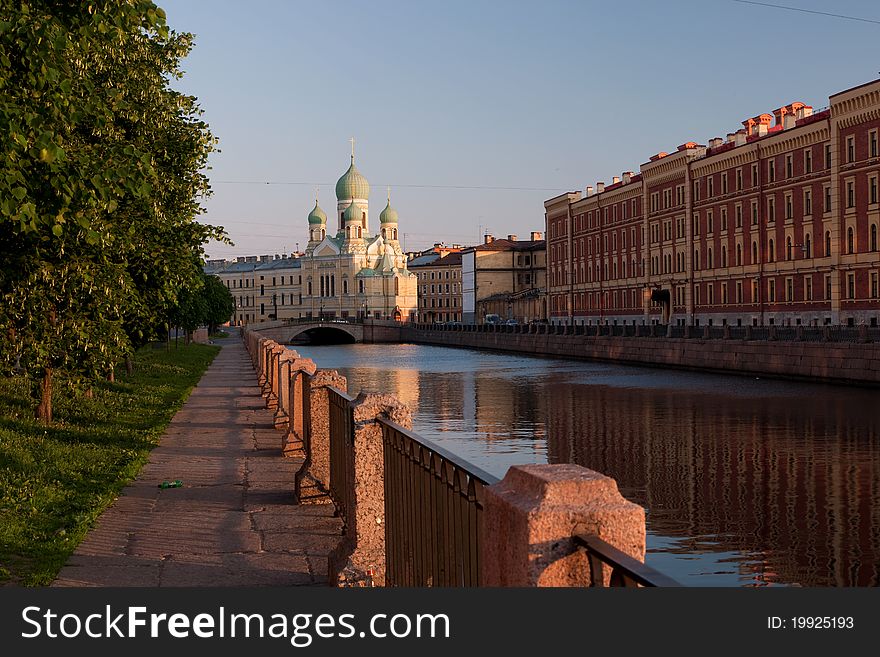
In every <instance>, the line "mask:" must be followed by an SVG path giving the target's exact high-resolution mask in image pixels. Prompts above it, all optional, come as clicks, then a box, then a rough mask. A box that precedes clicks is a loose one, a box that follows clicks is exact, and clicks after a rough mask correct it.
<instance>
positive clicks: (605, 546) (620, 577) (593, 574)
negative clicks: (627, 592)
mask: <svg viewBox="0 0 880 657" xmlns="http://www.w3.org/2000/svg"><path fill="white" fill-rule="evenodd" d="M572 538H574V542H575V545H577V547H578V548H579V549H581V550H583V551H584V552H586V554H587V559H588V560H589V562H590V586H595V587H604V586H605V569H606V568H609V569H610V570H611V573H610V577H609V584H608V585H609V586H613V587H618V586H623V587H639V586H645V587H649V586H681V584H680V583H679V582H677V581H676V580H674V579H672V578H671V577H669V576H668V575H664V574H663V573H661V572H659V571H657V570H654V569H653V568H651V567H650V566H646V565H645V564H643V563H642V562H641V561H639V560H637V559H633V558H632V557H631V556H629V555H628V554H626V553H625V552H621V551H620V550H618V549H617V548H616V547H614V546H613V545H611V544H609V543H606V542H605V541H603V540H602V539H601V538H599V537H598V536H596V535H595V534H587V533H583V532H578V533H575V534H574V535H573V536H572Z"/></svg>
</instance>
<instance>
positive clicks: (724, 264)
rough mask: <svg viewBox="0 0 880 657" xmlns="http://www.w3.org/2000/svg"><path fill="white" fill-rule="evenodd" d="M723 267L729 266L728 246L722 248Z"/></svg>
mask: <svg viewBox="0 0 880 657" xmlns="http://www.w3.org/2000/svg"><path fill="white" fill-rule="evenodd" d="M721 266H722V267H726V266H727V247H726V246H722V247H721Z"/></svg>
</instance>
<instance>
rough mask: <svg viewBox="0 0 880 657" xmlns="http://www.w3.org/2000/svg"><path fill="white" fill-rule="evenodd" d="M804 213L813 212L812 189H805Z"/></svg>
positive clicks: (809, 213)
mask: <svg viewBox="0 0 880 657" xmlns="http://www.w3.org/2000/svg"><path fill="white" fill-rule="evenodd" d="M804 214H805V215H811V214H813V192H812V190H810V189H805V190H804Z"/></svg>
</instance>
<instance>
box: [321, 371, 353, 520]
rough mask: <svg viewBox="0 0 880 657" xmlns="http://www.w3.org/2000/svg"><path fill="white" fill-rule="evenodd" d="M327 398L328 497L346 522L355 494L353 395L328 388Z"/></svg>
mask: <svg viewBox="0 0 880 657" xmlns="http://www.w3.org/2000/svg"><path fill="white" fill-rule="evenodd" d="M327 390H328V393H329V394H328V396H329V400H330V404H329V406H330V418H329V419H330V499H331V500H333V504H334V505H335V507H336V513H337V514H338V515H339V517H341V518H342V521H343V523H344V524H345V525H348V524H349V520H350V519H349V518H348V515H347V511H348V509H351V508H354V507H353V499H352V496H353V495H354V416H353V408H352V402H353V401H354V398H352V397H349V396H348V395H347V394H345V393H344V392H342V391H341V390H337V389H336V388H328V389H327Z"/></svg>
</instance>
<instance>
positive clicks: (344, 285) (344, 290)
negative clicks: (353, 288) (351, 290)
mask: <svg viewBox="0 0 880 657" xmlns="http://www.w3.org/2000/svg"><path fill="white" fill-rule="evenodd" d="M342 293H343V294H348V279H347V278H343V279H342Z"/></svg>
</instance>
